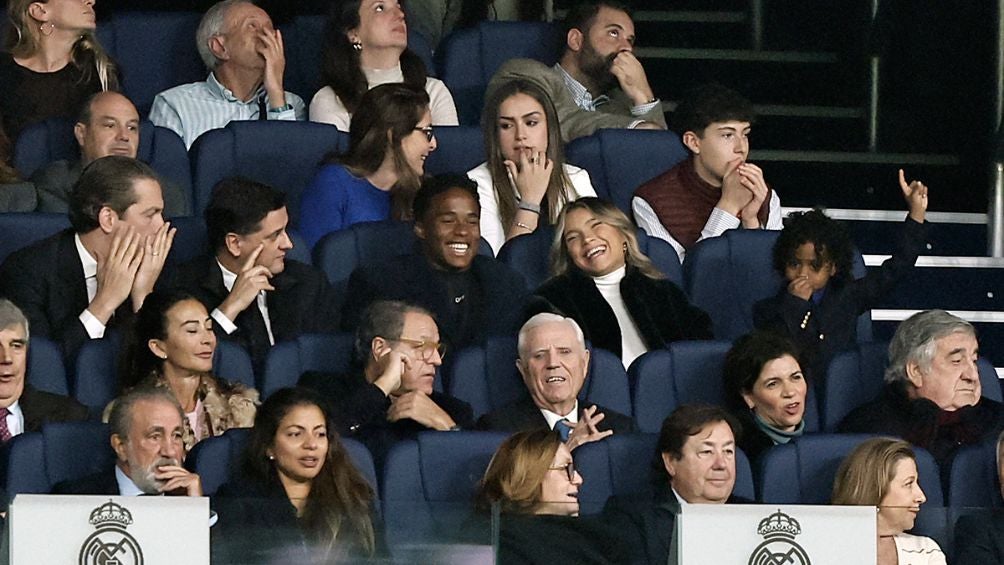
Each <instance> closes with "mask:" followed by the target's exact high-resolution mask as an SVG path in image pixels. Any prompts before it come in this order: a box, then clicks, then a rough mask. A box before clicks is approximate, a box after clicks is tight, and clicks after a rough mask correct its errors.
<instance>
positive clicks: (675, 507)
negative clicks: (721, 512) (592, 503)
mask: <svg viewBox="0 0 1004 565" xmlns="http://www.w3.org/2000/svg"><path fill="white" fill-rule="evenodd" d="M738 433H741V430H740V429H739V423H738V422H737V421H736V420H735V418H734V417H733V416H732V415H731V414H729V413H728V412H727V411H726V410H724V409H722V408H720V407H718V406H709V405H697V404H685V405H683V406H680V407H679V408H677V409H676V410H674V411H673V413H672V414H670V415H669V416H668V417H667V418H666V419H665V420H664V421H663V423H662V430H661V431H660V433H659V445H658V453H657V454H656V456H657V461H655V462H653V466H658V468H659V472H658V473H656V474H657V475H658V476H659V478H658V479H657V480H656V481H655V484H654V485H653V486H654V488H653V490H654V492H647V493H638V494H636V495H631V496H613V497H611V498H610V500H608V501H607V505H606V507H605V508H604V509H603V518H604V521H605V522H606V524H607V526H608V527H609V528H610V530H611V531H613V532H617V535H618V536H620V539H621V547H622V548H623V549H624V550H625V551H626V552H627V554H628V555H629V556H630V561H629V563H632V564H636V565H637V564H652V565H662V564H663V563H666V562H667V559H668V557H669V548H670V542H671V541H672V537H673V531H674V525H675V522H676V515H677V514H678V513H679V512H680V507H681V505H682V504H724V503H748V502H750V501H749V500H746V499H744V498H741V497H736V496H734V495H733V494H732V489H733V487H735V483H736V458H735V457H736V437H735V436H736V434H738ZM661 471H665V474H663V473H662V472H661ZM667 479H668V480H667Z"/></svg>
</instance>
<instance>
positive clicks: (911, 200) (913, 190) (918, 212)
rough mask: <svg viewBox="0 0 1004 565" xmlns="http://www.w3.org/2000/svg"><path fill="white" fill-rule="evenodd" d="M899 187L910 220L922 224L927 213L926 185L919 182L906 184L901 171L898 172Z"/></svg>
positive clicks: (904, 176)
mask: <svg viewBox="0 0 1004 565" xmlns="http://www.w3.org/2000/svg"><path fill="white" fill-rule="evenodd" d="M899 187H900V189H902V190H903V198H904V199H906V204H907V206H908V207H909V208H910V219H912V220H913V221H915V222H918V223H921V224H922V223H924V215H925V213H926V212H927V185H925V184H924V183H922V182H920V181H919V180H915V181H910V184H907V183H906V174H905V173H903V169H900V170H899Z"/></svg>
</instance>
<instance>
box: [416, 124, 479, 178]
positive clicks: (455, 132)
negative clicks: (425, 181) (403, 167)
mask: <svg viewBox="0 0 1004 565" xmlns="http://www.w3.org/2000/svg"><path fill="white" fill-rule="evenodd" d="M436 143H437V145H436V150H435V151H433V152H432V153H430V154H429V157H428V158H427V159H426V160H425V174H427V175H441V174H443V173H455V174H458V175H462V174H464V173H466V172H467V171H469V170H471V169H473V168H474V167H477V166H478V165H480V164H481V163H484V162H485V159H486V156H485V147H484V145H485V141H484V135H482V134H481V128H480V127H478V126H458V127H451V126H436Z"/></svg>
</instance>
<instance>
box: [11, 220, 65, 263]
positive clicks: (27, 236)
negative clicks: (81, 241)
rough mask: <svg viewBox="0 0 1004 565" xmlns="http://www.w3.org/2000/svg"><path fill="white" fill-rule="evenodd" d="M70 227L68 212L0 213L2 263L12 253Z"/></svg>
mask: <svg viewBox="0 0 1004 565" xmlns="http://www.w3.org/2000/svg"><path fill="white" fill-rule="evenodd" d="M68 227H70V218H69V217H67V215H66V214H44V213H41V212H8V213H3V214H0V234H3V237H0V264H3V262H4V260H6V259H7V256H8V255H10V254H11V253H13V252H15V251H17V250H18V249H21V248H23V247H27V246H29V245H31V244H32V243H35V242H36V241H40V240H42V239H45V238H47V237H49V236H50V235H54V234H55V233H57V232H59V231H62V230H65V229H66V228H68Z"/></svg>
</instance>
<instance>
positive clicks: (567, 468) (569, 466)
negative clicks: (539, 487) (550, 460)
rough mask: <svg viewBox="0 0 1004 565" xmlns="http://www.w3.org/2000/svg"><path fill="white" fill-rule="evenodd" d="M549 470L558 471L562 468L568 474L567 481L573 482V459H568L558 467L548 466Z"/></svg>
mask: <svg viewBox="0 0 1004 565" xmlns="http://www.w3.org/2000/svg"><path fill="white" fill-rule="evenodd" d="M548 469H550V470H551V471H560V470H562V469H564V471H565V473H567V474H568V482H570V483H571V482H575V461H569V462H568V463H567V464H565V465H561V466H560V467H548Z"/></svg>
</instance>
